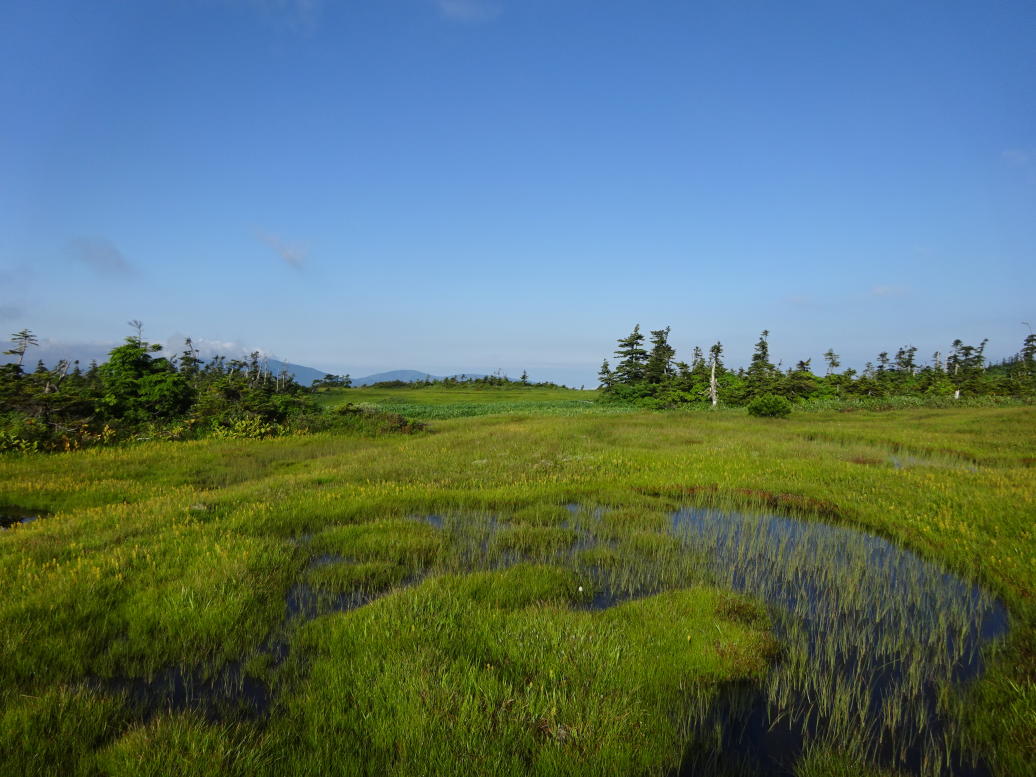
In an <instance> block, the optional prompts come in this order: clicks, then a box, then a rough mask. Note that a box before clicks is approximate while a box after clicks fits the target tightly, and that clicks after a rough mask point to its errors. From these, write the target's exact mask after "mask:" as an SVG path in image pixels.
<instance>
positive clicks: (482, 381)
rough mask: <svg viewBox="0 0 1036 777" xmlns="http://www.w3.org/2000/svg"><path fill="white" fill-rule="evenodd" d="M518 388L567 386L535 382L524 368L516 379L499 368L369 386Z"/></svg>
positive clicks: (387, 381) (380, 382) (546, 381)
mask: <svg viewBox="0 0 1036 777" xmlns="http://www.w3.org/2000/svg"><path fill="white" fill-rule="evenodd" d="M432 386H434V387H436V388H489V387H493V388H518V387H521V386H536V387H538V388H552V389H560V388H567V386H559V385H558V384H557V383H552V382H551V381H549V380H544V381H539V382H533V381H530V380H529V373H528V372H527V371H525V370H522V374H521V377H519V378H517V379H514V378H509V377H508V376H507V375H504V374H503V373H502V372H500V371H499V370H498V371H497V372H496V373H494V374H493V375H450V376H448V377H445V378H433V377H432V376H431V375H428V376H426V377H425V378H424V379H422V380H414V381H405V380H383V381H379V382H377V383H372V384H371V385H370V386H369V387H368V388H412V389H419V388H428V387H432Z"/></svg>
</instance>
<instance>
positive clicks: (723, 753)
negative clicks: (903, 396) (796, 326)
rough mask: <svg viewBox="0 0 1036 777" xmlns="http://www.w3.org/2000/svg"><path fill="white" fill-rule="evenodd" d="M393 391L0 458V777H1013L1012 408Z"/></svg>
mask: <svg viewBox="0 0 1036 777" xmlns="http://www.w3.org/2000/svg"><path fill="white" fill-rule="evenodd" d="M363 391H366V392H368V393H367V395H366V396H363V395H362V394H361V396H359V397H358V396H357V394H356V392H363ZM379 391H380V394H381V396H379ZM390 391H391V390H389V389H382V390H378V389H366V390H357V389H335V390H331V391H325V392H321V394H319V395H318V399H319V401H320V402H321V403H322V404H323V405H325V407H327V408H328V409H330V410H333V409H334V408H335V407H336V406H338V405H345V404H347V403H352V404H353V406H354V407H355V406H356V404H358V403H360V402H366V403H369V404H370V405H372V406H373V407H374V409H378V408H380V409H381V410H379V412H381V411H383V410H384V409H386V408H387V407H388V405H386V404H385V402H389V403H391V401H392V400H391V397H388V398H387V399H384V398H383V397H384V396H385V394H386V393H387V392H390ZM403 391H404V392H405V393H406V398H407V402H408V403H410V404H419V403H421V402H422V401H423V402H425V403H426V404H427V406H428V407H429V408H433V409H435V411H436V412H438V413H439V415H438V416H435V415H433V414H431V413H429V414H427V415H425V416H424V417H425V418H436V419H437V420H431V421H429V426H428V427H426V428H425V429H423V430H421V429H416V428H415V429H408V430H407V431H408V432H410V433H401V431H400V429H398V428H386V429H381V428H379V429H377V430H370V429H365V430H360V431H357V430H349V431H346V432H343V431H342V430H340V429H339V430H330V431H312V432H310V433H309V434H306V435H303V436H298V435H289V436H282V437H276V438H272V439H261V440H260V439H227V438H219V437H208V438H205V439H197V440H187V441H181V442H170V441H161V440H150V441H141V442H137V443H134V444H130V445H122V446H114V447H93V448H89V449H86V450H80V451H73V452H69V453H56V454H49V455H40V454H23V453H8V454H6V455H4V456H3V457H2V458H0V473H2V478H0V504H6V505H9V506H17V507H16V508H15V507H8V508H5V510H4V514H5V515H17V516H30V515H39V516H41V517H40V518H39V519H38V520H36V521H34V522H32V523H29V524H20V523H18V524H14V523H12V525H11V528H8V529H5V530H4V531H2V532H0V568H2V570H3V579H4V580H5V583H6V585H5V588H6V591H5V594H6V595H5V597H4V599H3V602H2V604H0V623H2V629H0V631H2V634H3V638H2V642H0V650H2V652H3V655H2V661H0V688H2V691H0V694H2V695H0V705H2V710H3V711H2V717H3V720H2V725H0V762H2V764H3V770H4V771H9V772H12V773H21V774H40V775H43V774H53V773H63V774H83V775H106V774H113V775H118V774H155V775H159V774H216V773H219V774H242V775H244V774H270V775H273V774H300V775H301V774H404V773H406V774H479V773H482V774H485V773H503V774H527V773H537V774H616V773H622V774H687V775H690V774H722V773H729V774H759V773H768V774H797V775H800V777H813V776H816V775H833V774H850V773H852V774H856V773H862V772H863V771H864V770H870V771H871V772H873V773H874V774H891V773H896V774H923V775H937V774H938V775H984V774H990V775H1025V774H1028V773H1030V767H1031V764H1032V762H1033V756H1034V753H1033V745H1032V743H1033V741H1034V739H1036V737H1034V734H1036V725H1034V723H1036V687H1034V684H1033V675H1034V672H1036V659H1034V658H1033V656H1034V649H1033V648H1034V644H1036V638H1034V635H1036V609H1034V606H1033V604H1032V601H1033V583H1034V579H1036V574H1034V547H1036V545H1034V539H1033V535H1032V527H1033V517H1034V512H1036V511H1034V505H1033V500H1034V492H1036V489H1034V488H1033V484H1034V481H1033V469H1032V458H1031V456H1032V453H1031V452H1032V449H1033V444H1034V442H1036V439H1034V438H1036V434H1034V431H1033V430H1034V429H1036V423H1034V422H1036V411H1034V410H1033V408H1031V407H1027V406H1017V407H1003V408H957V409H949V410H935V409H925V408H920V409H917V408H915V409H903V410H896V411H890V412H880V413H878V412H866V411H857V412H852V413H836V412H824V411H817V412H812V413H808V414H805V413H795V414H793V415H792V416H791V418H789V419H787V420H771V419H760V418H751V417H749V416H747V415H746V414H745V412H744V410H743V409H740V410H738V409H723V408H720V409H718V410H717V411H709V412H679V411H675V412H673V411H670V412H665V413H659V412H651V411H646V410H637V409H634V408H631V407H628V406H615V405H604V406H601V405H596V404H591V405H587V404H586V402H585V400H584V399H583V397H582V396H579V395H578V392H573V394H576V396H574V397H572V398H571V399H567V400H566V399H565V398H563V397H559V396H558V395H557V394H558V392H559V391H563V390H557V389H550V388H542V387H541V388H536V387H527V388H525V389H523V390H521V391H520V392H517V391H516V390H515V389H513V388H508V387H496V388H487V389H484V390H482V391H481V396H482V397H485V399H484V400H483V401H482V404H483V405H488V406H491V407H492V410H491V411H487V412H486V413H484V414H483V413H479V414H468V413H466V412H464V408H463V407H461V408H457V407H456V404H454V406H453V407H452V408H451V403H456V399H451V397H453V396H455V395H451V394H450V391H471V392H474V391H475V389H472V388H468V389H458V388H453V389H447V388H436V387H434V386H433V387H425V388H423V389H404V390H403ZM551 392H554V393H553V394H552V393H551ZM587 393H589V392H587ZM477 400H478V397H461V398H460V400H459V403H460V404H471V403H474V402H476V401H477ZM565 401H568V402H570V403H571V410H572V411H573V412H565V408H564V407H553V408H549V409H548V408H545V407H544V406H543V405H537V404H536V403H547V404H549V403H561V402H565ZM521 402H527V403H530V405H529V406H527V407H526V408H525V409H524V410H523V409H522V408H520V407H516V406H515V405H516V403H521ZM494 403H495V404H494ZM545 411H546V412H545Z"/></svg>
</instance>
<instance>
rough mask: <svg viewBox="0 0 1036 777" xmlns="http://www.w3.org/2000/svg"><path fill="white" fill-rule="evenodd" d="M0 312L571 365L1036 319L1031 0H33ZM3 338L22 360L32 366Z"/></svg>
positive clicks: (449, 358)
mask: <svg viewBox="0 0 1036 777" xmlns="http://www.w3.org/2000/svg"><path fill="white" fill-rule="evenodd" d="M3 16H4V21H3V23H2V24H0V106H3V109H2V110H0V327H4V328H5V329H4V332H8V331H10V332H13V331H16V330H18V329H21V328H23V327H28V328H30V329H32V330H34V331H35V332H36V333H37V334H38V335H39V336H40V337H41V338H47V339H48V340H50V341H53V344H57V345H56V346H55V347H59V348H60V347H62V346H63V344H74V343H109V342H117V341H119V340H121V338H123V337H124V336H126V335H128V334H130V330H129V328H128V327H127V326H126V325H125V322H126V321H127V320H128V319H131V318H135V319H140V320H142V321H143V322H144V325H145V329H144V334H145V336H146V337H148V338H150V339H152V340H154V341H161V342H166V341H176V340H177V339H179V338H182V336H183V335H188V334H189V335H191V336H192V337H194V338H195V339H196V340H197V341H205V342H211V343H212V344H213V347H216V348H219V349H221V350H224V351H232V350H233V349H239V348H243V349H245V350H251V349H253V348H260V349H262V350H264V351H266V352H268V353H270V354H273V355H275V356H277V357H280V358H283V359H286V360H289V361H294V362H297V363H302V364H307V365H312V366H315V367H318V368H320V369H325V370H329V371H334V372H345V371H349V372H351V373H352V374H353V375H360V374H366V373H368V372H374V371H378V370H382V369H394V368H412V369H419V370H425V371H429V372H433V373H446V372H455V371H457V372H460V371H482V372H487V371H493V370H496V369H498V368H500V369H503V370H504V371H506V372H509V373H510V374H512V375H516V374H518V373H520V372H521V370H522V369H523V368H525V369H528V370H529V373H530V375H531V376H532V377H534V378H540V379H543V378H553V379H557V380H562V381H565V382H568V383H570V384H576V385H578V384H580V383H586V384H591V383H592V382H594V375H595V374H596V370H597V367H598V365H599V364H600V360H601V359H602V358H603V357H605V356H608V355H610V352H611V351H612V350H613V348H614V343H615V340H616V339H617V338H618V337H621V336H623V335H625V334H626V333H628V332H629V330H630V329H631V328H632V326H633V324H635V323H638V322H639V323H640V324H641V325H642V328H644V329H651V328H658V327H661V326H665V325H670V326H672V330H673V334H672V340H673V342H674V344H675V345H676V346H677V348H678V356H680V357H683V358H688V357H689V355H690V349H691V348H692V347H693V346H694V345H696V344H698V345H702V346H703V347H707V346H708V345H709V344H711V343H712V342H714V341H716V340H717V339H718V340H721V341H722V342H723V343H724V345H725V346H726V350H727V356H728V361H729V362H730V363H733V364H743V363H747V361H748V359H749V357H750V354H751V349H752V344H753V343H754V342H755V340H756V339H757V337H758V333H759V331H760V330H762V329H764V328H765V329H769V330H770V332H771V350H772V353H773V355H774V356H775V357H776V358H779V359H783V360H784V362H785V364H788V363H792V362H794V361H797V360H799V359H802V358H808V357H812V358H813V360H814V364H816V365H819V364H820V363H821V361H822V359H821V354H822V353H823V352H824V351H825V350H826V349H827V348H828V347H831V346H833V347H834V348H835V350H836V351H838V352H839V353H840V354H842V357H843V362H844V363H845V364H847V365H853V366H862V364H863V362H864V361H866V360H869V359H873V358H874V356H875V355H876V354H877V353H878V352H879V351H892V352H894V351H895V350H896V348H898V347H899V346H901V345H906V344H913V345H916V346H918V348H919V351H920V353H921V354H924V355H925V356H926V358H927V356H928V355H930V354H931V352H932V351H934V350H943V351H945V350H946V348H947V346H948V345H949V342H950V341H952V340H953V339H954V338H958V337H959V338H961V339H963V340H965V341H966V342H975V343H977V342H978V341H980V340H981V339H982V338H985V337H988V338H989V339H990V344H989V347H988V353H989V354H990V355H991V356H994V357H997V358H999V357H1001V356H1006V355H1009V354H1012V353H1014V352H1016V351H1017V350H1018V347H1019V346H1020V344H1021V341H1022V339H1023V337H1024V336H1025V335H1026V334H1027V333H1028V330H1026V329H1025V327H1024V326H1023V325H1022V323H1021V322H1023V321H1028V322H1030V323H1032V324H1033V325H1034V326H1036V306H1034V304H1033V300H1034V299H1036V45H1033V42H1032V32H1033V30H1034V29H1036V5H1034V4H1033V3H1032V2H1029V1H1028V0H1026V1H1025V2H970V3H963V2H947V1H946V0H939V1H938V2H928V1H918V2H910V3H903V2H887V3H886V2H852V1H850V0H824V2H789V3H774V2H763V1H762V0H760V1H758V2H742V1H741V0H722V1H721V2H691V1H690V0H686V1H682V2H652V1H651V0H641V1H640V2H632V1H619V0H613V1H609V0H493V1H490V0H484V1H483V0H367V1H364V0H352V1H348V2H347V1H346V0H340V1H339V2H332V0H135V1H134V2H124V1H121V0H97V1H96V2H91V3H68V2H67V1H62V2H53V1H52V0H34V1H33V2H31V3H18V4H13V7H8V8H6V9H5V11H4V12H3ZM30 355H31V354H30Z"/></svg>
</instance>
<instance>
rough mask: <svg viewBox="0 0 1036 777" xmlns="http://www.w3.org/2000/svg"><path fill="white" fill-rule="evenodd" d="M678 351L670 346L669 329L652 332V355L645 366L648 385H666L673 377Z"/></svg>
mask: <svg viewBox="0 0 1036 777" xmlns="http://www.w3.org/2000/svg"><path fill="white" fill-rule="evenodd" d="M674 356H676V350H675V349H674V348H673V347H672V346H671V345H670V344H669V327H666V328H665V329H654V330H652V331H651V353H650V354H649V355H648V358H647V362H646V363H645V365H644V378H645V380H646V381H647V382H648V383H651V384H653V385H657V384H659V383H664V382H665V381H666V380H667V379H668V378H670V377H672V375H673V357H674Z"/></svg>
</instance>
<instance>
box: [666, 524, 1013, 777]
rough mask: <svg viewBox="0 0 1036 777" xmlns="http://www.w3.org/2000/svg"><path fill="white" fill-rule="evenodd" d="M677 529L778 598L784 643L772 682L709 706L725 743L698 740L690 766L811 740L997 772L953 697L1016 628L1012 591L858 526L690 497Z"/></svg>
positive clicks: (869, 756)
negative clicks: (692, 502)
mask: <svg viewBox="0 0 1036 777" xmlns="http://www.w3.org/2000/svg"><path fill="white" fill-rule="evenodd" d="M673 532H674V533H675V534H676V535H677V536H678V537H680V538H681V540H682V541H683V542H684V543H685V544H686V545H687V547H688V548H689V549H691V550H695V551H705V552H706V557H707V558H708V559H709V561H708V568H709V572H710V574H711V576H712V577H713V579H714V580H715V581H716V582H717V583H719V584H721V585H726V586H730V587H732V588H734V589H735V590H738V591H742V592H744V593H746V594H749V595H751V596H754V597H757V598H760V599H762V600H764V601H766V602H767V603H768V604H769V605H770V606H771V611H772V614H773V617H774V620H775V626H776V629H777V632H778V636H779V637H780V639H781V641H782V643H783V644H784V646H785V654H784V656H783V659H782V660H781V661H780V662H779V663H778V665H777V666H776V667H775V668H774V670H773V672H772V673H771V675H770V677H769V679H768V681H767V683H766V685H765V687H764V688H762V689H758V688H754V689H746V688H738V689H734V690H732V691H730V692H729V693H728V694H727V695H726V696H725V697H724V698H723V699H722V700H721V702H720V704H719V705H717V707H716V708H714V709H713V710H710V711H709V712H708V713H707V714H706V716H705V717H706V720H705V721H703V722H706V723H708V722H712V723H715V722H716V721H717V720H719V719H722V723H723V726H722V735H721V736H720V738H719V743H718V747H717V750H718V752H712V753H701V752H697V753H695V752H691V753H688V756H687V759H686V761H685V764H684V767H683V769H682V771H681V774H684V775H692V774H693V775H697V774H712V773H714V772H713V768H714V766H715V763H716V762H715V758H716V757H717V755H719V756H729V757H730V759H731V760H732V761H733V760H737V761H738V762H740V763H741V764H743V766H744V771H745V773H749V774H770V775H783V774H791V773H792V768H791V767H792V766H793V764H794V762H795V760H797V758H798V756H799V754H800V753H801V752H802V750H803V747H804V745H805V744H807V743H811V742H812V743H818V744H821V743H824V742H830V743H832V744H835V745H837V747H838V748H839V749H841V750H842V751H848V752H849V753H851V754H852V755H853V756H855V757H858V758H860V759H861V760H863V759H865V760H867V761H869V762H872V763H878V764H882V765H885V766H892V767H896V768H899V769H903V770H905V771H907V772H910V773H914V774H925V775H928V774H931V775H939V774H947V775H949V774H953V775H984V774H988V768H987V766H986V765H985V764H982V763H979V762H976V761H974V760H973V759H971V758H970V757H969V756H968V755H967V754H966V753H965V752H964V751H963V749H962V747H961V746H960V742H959V740H958V734H957V732H956V731H955V728H954V723H953V720H952V716H951V715H950V714H949V709H948V707H949V706H950V705H951V703H952V702H951V700H952V699H953V698H954V697H955V696H956V694H955V693H954V690H955V689H954V687H955V686H956V687H957V689H959V686H960V684H962V683H964V682H965V681H967V680H970V679H973V678H975V677H976V676H977V675H978V674H979V673H980V672H981V671H982V666H983V664H982V653H981V649H982V648H983V646H985V645H986V644H987V643H989V642H990V641H992V640H994V639H996V638H998V637H1000V636H1002V635H1004V634H1005V633H1006V631H1007V628H1008V618H1007V611H1006V610H1005V608H1004V606H1003V605H1002V604H1001V603H1000V602H999V601H997V600H996V599H995V598H993V597H991V596H990V595H988V594H986V593H985V592H983V591H982V589H981V588H980V587H978V586H976V585H974V584H971V583H968V582H965V581H964V580H961V579H960V578H959V577H957V576H955V575H953V574H951V573H949V572H947V571H946V570H945V569H944V568H942V567H940V566H939V565H937V564H934V563H931V562H928V561H925V560H923V559H921V558H919V557H918V556H917V555H915V554H913V553H911V552H909V551H906V550H903V549H902V548H899V547H897V546H895V545H894V544H892V543H891V542H889V541H887V540H885V539H883V538H881V537H876V536H874V535H870V534H866V533H864V532H860V531H857V530H854V529H851V528H847V527H841V526H830V525H827V524H823V523H817V522H810V521H799V520H794V519H790V518H781V517H777V516H746V515H737V514H730V513H720V512H716V511H711V510H696V509H685V510H681V511H679V512H677V513H675V514H674V515H673Z"/></svg>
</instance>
